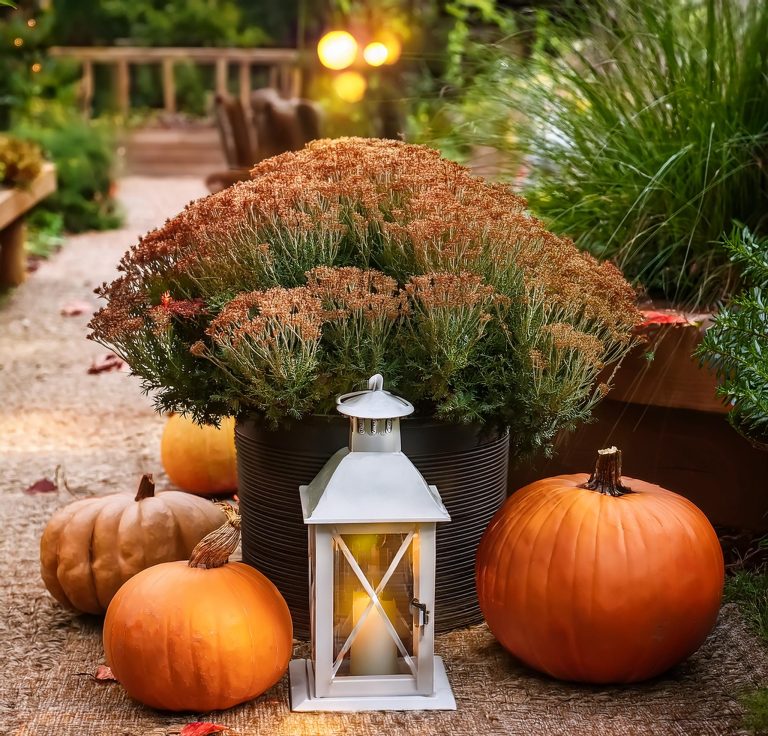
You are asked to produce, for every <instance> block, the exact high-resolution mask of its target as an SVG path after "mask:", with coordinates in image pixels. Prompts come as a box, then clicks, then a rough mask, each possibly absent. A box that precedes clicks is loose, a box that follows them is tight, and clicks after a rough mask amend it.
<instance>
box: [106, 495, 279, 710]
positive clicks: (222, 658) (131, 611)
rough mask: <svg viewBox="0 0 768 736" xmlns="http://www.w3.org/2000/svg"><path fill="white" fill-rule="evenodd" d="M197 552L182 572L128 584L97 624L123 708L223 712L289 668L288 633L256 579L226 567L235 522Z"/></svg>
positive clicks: (149, 575) (162, 571) (233, 517)
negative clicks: (126, 698) (134, 704)
mask: <svg viewBox="0 0 768 736" xmlns="http://www.w3.org/2000/svg"><path fill="white" fill-rule="evenodd" d="M225 510H226V511H227V516H228V519H229V520H228V522H227V524H225V525H224V526H223V527H221V528H220V529H218V530H216V531H214V532H212V533H211V534H209V535H208V536H207V537H205V539H203V540H202V541H201V542H200V544H198V545H197V547H196V548H195V550H194V551H193V553H192V556H191V557H190V560H189V562H188V563H187V562H169V563H166V564H163V565H156V566H155V567H152V568H149V569H148V570H145V571H144V572H142V573H139V574H138V575H136V576H134V577H132V578H131V579H130V580H129V581H128V582H127V583H126V584H125V585H124V586H123V587H122V588H120V590H119V591H118V593H117V595H116V596H115V597H114V599H113V600H112V603H111V604H110V606H109V609H108V610H107V616H106V619H105V620H104V651H105V653H106V659H107V664H108V665H109V666H110V667H111V669H112V673H113V674H114V675H115V677H116V678H117V679H118V680H119V681H120V683H121V684H122V685H123V687H124V688H125V689H126V691H127V692H128V695H130V696H131V697H132V698H135V699H136V700H138V701H140V702H142V703H144V704H145V705H149V706H151V707H152V708H158V709H160V710H174V711H180V710H194V711H210V710H221V709H224V708H230V707H232V706H233V705H237V704H238V703H242V702H244V701H246V700H250V699H251V698H255V697H256V696H257V695H260V694H261V693H263V692H264V691H265V690H266V689H267V688H269V687H271V686H272V685H274V684H275V683H276V682H277V681H278V680H279V679H280V678H281V677H282V675H283V673H284V672H285V671H286V669H287V667H288V662H289V660H290V657H291V649H292V643H293V627H292V624H291V615H290V613H289V612H288V606H287V605H286V603H285V601H284V600H283V597H282V596H281V595H280V593H279V592H278V590H277V588H275V586H274V585H273V584H272V583H271V582H270V581H269V580H268V579H267V578H266V577H264V575H262V574H261V573H260V572H258V571H257V570H255V569H254V568H252V567H250V566H249V565H245V564H243V563H242V562H227V559H228V557H229V555H230V554H231V552H232V551H234V549H235V548H236V547H237V544H238V541H239V537H240V531H239V530H240V517H239V516H238V514H237V512H236V511H235V510H234V509H232V508H231V507H226V509H225Z"/></svg>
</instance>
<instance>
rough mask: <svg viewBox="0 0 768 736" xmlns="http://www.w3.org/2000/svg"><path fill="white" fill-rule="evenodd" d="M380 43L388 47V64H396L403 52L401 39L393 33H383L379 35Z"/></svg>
mask: <svg viewBox="0 0 768 736" xmlns="http://www.w3.org/2000/svg"><path fill="white" fill-rule="evenodd" d="M378 41H379V43H382V44H384V46H386V47H387V60H386V62H385V63H386V64H394V63H395V62H396V61H397V60H398V59H399V58H400V54H401V53H402V51H403V44H402V42H401V41H400V39H399V38H398V37H397V36H396V35H395V34H394V33H392V32H391V31H382V32H381V33H380V34H379V35H378Z"/></svg>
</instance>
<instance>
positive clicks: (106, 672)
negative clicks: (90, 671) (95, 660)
mask: <svg viewBox="0 0 768 736" xmlns="http://www.w3.org/2000/svg"><path fill="white" fill-rule="evenodd" d="M93 679H94V680H96V682H117V678H116V677H115V676H114V675H113V674H112V670H111V669H110V668H109V667H107V665H105V664H100V665H99V666H98V667H97V668H96V674H95V675H94V676H93Z"/></svg>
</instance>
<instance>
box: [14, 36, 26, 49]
mask: <svg viewBox="0 0 768 736" xmlns="http://www.w3.org/2000/svg"><path fill="white" fill-rule="evenodd" d="M13 45H14V46H15V47H16V48H19V46H23V45H24V39H23V38H14V39H13Z"/></svg>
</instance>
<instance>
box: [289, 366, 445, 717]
mask: <svg viewBox="0 0 768 736" xmlns="http://www.w3.org/2000/svg"><path fill="white" fill-rule="evenodd" d="M368 387H369V388H368V390H367V391H358V392H355V393H351V394H345V395H344V396H341V397H339V398H338V400H337V402H336V403H337V409H338V410H339V411H340V412H341V413H342V414H346V415H347V416H349V417H350V425H351V426H350V440H349V447H348V448H346V447H345V448H343V449H341V450H339V451H338V452H337V453H336V454H335V455H333V457H331V459H330V460H328V462H327V463H326V464H325V466H324V467H323V469H322V470H321V471H320V473H318V475H317V477H316V478H315V479H314V480H313V481H312V482H311V483H310V484H309V485H308V486H302V487H301V488H300V493H301V504H302V510H303V513H304V523H305V524H307V525H308V529H309V589H310V598H311V601H310V605H311V611H312V657H311V659H307V660H305V659H301V660H294V661H292V662H291V664H290V677H291V707H292V709H293V710H295V711H361V710H414V709H415V710H423V709H440V710H454V709H455V708H456V702H455V700H454V697H453V693H452V692H451V688H450V685H449V683H448V678H447V677H446V674H445V667H444V666H443V662H442V660H441V659H440V657H436V656H435V654H434V631H435V628H434V627H435V622H434V602H435V526H436V524H437V522H443V521H450V517H449V515H448V512H447V511H446V510H445V507H444V506H443V503H442V501H441V500H440V496H439V494H438V492H437V488H435V487H434V486H430V485H428V484H427V482H426V481H425V480H424V478H423V477H422V475H421V474H420V473H419V471H418V470H417V469H416V468H415V467H414V465H413V463H411V461H410V460H409V459H408V458H407V457H406V456H405V455H404V454H403V453H402V451H401V449H400V417H404V416H407V415H408V414H410V413H411V412H412V411H413V406H412V405H411V404H410V403H408V402H407V401H405V400H404V399H401V398H399V397H397V396H393V395H392V394H390V393H389V392H388V391H384V390H383V379H382V377H381V376H380V375H378V374H377V375H375V376H373V378H371V379H370V381H369V382H368Z"/></svg>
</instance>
